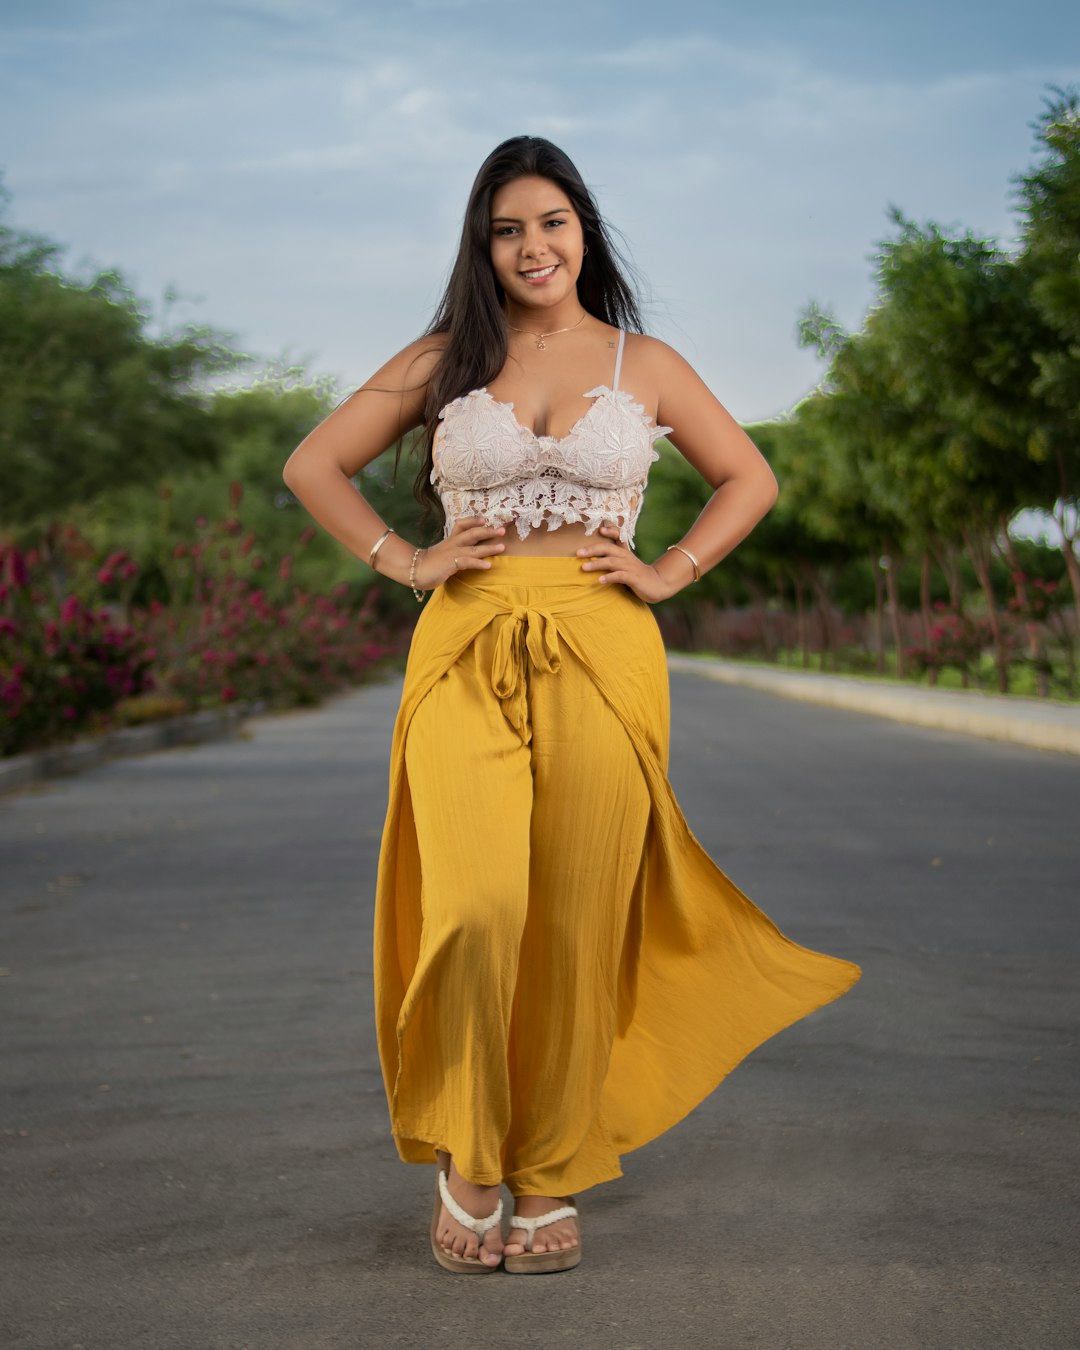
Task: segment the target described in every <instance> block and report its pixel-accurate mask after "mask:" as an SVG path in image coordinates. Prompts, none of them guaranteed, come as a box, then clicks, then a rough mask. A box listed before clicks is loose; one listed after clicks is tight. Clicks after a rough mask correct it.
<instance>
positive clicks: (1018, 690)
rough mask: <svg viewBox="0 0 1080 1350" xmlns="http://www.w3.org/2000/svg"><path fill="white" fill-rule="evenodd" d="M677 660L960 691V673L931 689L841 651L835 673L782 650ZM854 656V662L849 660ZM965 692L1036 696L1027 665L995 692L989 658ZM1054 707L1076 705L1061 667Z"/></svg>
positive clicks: (924, 680) (945, 674)
mask: <svg viewBox="0 0 1080 1350" xmlns="http://www.w3.org/2000/svg"><path fill="white" fill-rule="evenodd" d="M679 655H680V656H688V657H691V658H693V659H696V660H705V661H710V660H716V659H719V660H722V661H731V662H732V663H733V664H736V665H741V666H755V667H757V668H758V669H759V670H784V671H792V672H795V673H801V672H803V671H807V672H808V673H810V674H819V675H835V676H838V677H840V678H842V679H848V680H862V681H864V682H866V683H868V684H888V685H895V686H898V687H900V688H909V687H911V686H912V685H914V686H915V687H916V688H920V689H960V690H962V689H963V684H962V683H961V679H960V671H959V670H957V669H955V668H953V667H951V666H950V667H948V668H946V669H945V670H942V671H940V672H939V674H938V681H937V684H936V685H931V683H930V681H929V679H928V677H927V676H926V674H925V673H924V674H920V675H912V676H908V677H906V678H904V679H900V678H898V677H897V676H896V675H895V674H892V675H890V674H884V675H879V674H878V673H877V672H876V671H875V670H867V669H866V655H865V653H864V652H862V651H861V650H860V651H859V652H858V653H857V655H855V654H853V653H848V654H847V656H846V659H845V653H844V652H843V651H841V652H839V653H838V665H839V669H837V670H833V669H832V668H831V667H825V668H823V666H822V655H821V653H820V652H812V653H811V654H810V665H809V666H804V665H803V660H802V653H801V652H799V651H797V650H795V649H791V648H787V649H784V650H783V651H781V652H780V653H779V655H778V658H777V660H775V661H764V660H762V659H760V658H759V657H746V656H724V655H723V654H722V653H720V652H706V651H694V652H687V651H681V652H679ZM853 656H854V659H853ZM968 689H969V691H972V692H975V693H980V694H986V695H987V696H989V697H994V698H1002V699H1009V698H1038V692H1037V689H1036V684H1035V672H1034V670H1032V668H1031V667H1030V666H1027V665H1019V664H1017V665H1014V666H1012V667H1011V668H1010V670H1009V692H1008V694H999V693H998V691H997V688H996V681H995V674H994V665H993V661H992V660H990V659H989V658H984V660H983V662H982V663H981V664H980V667H979V670H978V671H977V672H976V674H975V675H973V677H972V680H971V683H970V685H969V686H968ZM1047 701H1049V702H1054V703H1070V704H1071V703H1076V702H1078V701H1080V700H1078V698H1077V696H1076V695H1070V694H1069V693H1068V692H1067V691H1066V688H1065V671H1064V668H1063V667H1058V668H1057V669H1055V671H1054V675H1053V677H1052V679H1051V686H1050V696H1049V700H1046V699H1041V700H1040V702H1047Z"/></svg>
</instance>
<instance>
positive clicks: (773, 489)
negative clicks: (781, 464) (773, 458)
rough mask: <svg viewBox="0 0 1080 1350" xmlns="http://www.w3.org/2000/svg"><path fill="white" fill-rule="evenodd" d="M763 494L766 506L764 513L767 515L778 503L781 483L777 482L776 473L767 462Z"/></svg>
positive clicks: (762, 478)
mask: <svg viewBox="0 0 1080 1350" xmlns="http://www.w3.org/2000/svg"><path fill="white" fill-rule="evenodd" d="M761 495H762V504H763V506H764V510H763V511H762V515H767V514H768V513H769V512H770V511H771V510H772V509H773V507H774V506H775V505H776V502H777V498H778V497H779V496H780V484H779V483H778V482H777V479H776V474H774V473H773V471H772V469H770V468H769V466H768V465H767V464H766V465H765V472H764V473H763V474H762V477H761Z"/></svg>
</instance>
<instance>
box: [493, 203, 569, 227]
mask: <svg viewBox="0 0 1080 1350" xmlns="http://www.w3.org/2000/svg"><path fill="white" fill-rule="evenodd" d="M569 210H570V207H569V206H557V207H556V208H555V210H554V211H541V213H540V219H541V220H543V218H544V217H545V216H557V215H558V214H559V213H560V212H561V211H569ZM500 221H507V222H509V223H510V224H511V225H521V224H523V223H524V222H523V221H521V220H519V219H518V217H517V216H492V217H491V223H492V225H497V224H499V222H500Z"/></svg>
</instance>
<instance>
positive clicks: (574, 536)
mask: <svg viewBox="0 0 1080 1350" xmlns="http://www.w3.org/2000/svg"><path fill="white" fill-rule="evenodd" d="M495 537H496V538H498V539H499V540H500V541H501V542H502V543H503V544H504V545H505V548H504V549H503V550H502V551H503V553H504V554H506V553H514V554H526V555H530V556H532V557H538V558H551V557H569V558H572V557H573V556H574V555H575V554H576V553H577V551H578V549H579V548H581V546H582V545H583V544H590V543H592V544H595V543H597V542H598V541H599V540H601V539H609V538H611V536H609V535H606V534H601V533H600V531H599V530H594V531H593V532H592V534H586V533H585V525H584V524H583V523H582V522H581V521H567V522H565V523H564V524H562V525H558V526H556V528H555V529H554V530H549V529H548V527H547V525H546V524H545V525H541V526H540V527H539V528H538V529H534V530H530V531H529V533H528V534H527V535H526V536H525V538H524V539H522V538H521V536H520V535H519V534H518V532H517V526H516V525H515V524H514V522H513V521H512V520H511V521H509V522H508V523H507V525H506V533H505V534H503V535H497V536H495Z"/></svg>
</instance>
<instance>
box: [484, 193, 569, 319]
mask: <svg viewBox="0 0 1080 1350" xmlns="http://www.w3.org/2000/svg"><path fill="white" fill-rule="evenodd" d="M584 242H585V241H584V239H583V237H582V231H581V221H580V219H579V218H578V215H577V212H576V211H575V210H574V208H573V207H572V206H571V205H570V198H569V197H568V196H567V195H566V193H565V192H564V191H563V190H562V188H560V187H559V186H558V185H557V184H556V183H553V182H552V181H551V180H550V179H549V178H532V177H530V178H515V179H514V180H513V182H511V183H505V184H504V185H503V186H502V187H501V188H499V189H498V191H497V192H496V193H495V194H494V195H493V197H492V199H491V264H492V266H493V267H494V269H495V276H496V277H497V278H498V281H499V284H500V285H501V286H502V288H503V291H504V292H505V294H506V298H507V301H508V302H510V304H511V305H512V304H514V303H516V304H518V305H521V306H523V307H526V308H530V309H536V308H543V309H546V308H548V307H549V306H553V305H557V304H559V303H560V301H562V300H565V299H566V298H567V297H568V296H572V295H573V296H576V293H577V279H578V275H579V274H580V272H581V260H582V256H583V252H582V250H583V248H584Z"/></svg>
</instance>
